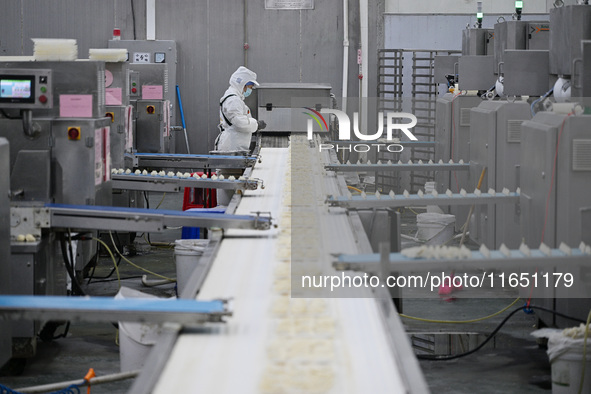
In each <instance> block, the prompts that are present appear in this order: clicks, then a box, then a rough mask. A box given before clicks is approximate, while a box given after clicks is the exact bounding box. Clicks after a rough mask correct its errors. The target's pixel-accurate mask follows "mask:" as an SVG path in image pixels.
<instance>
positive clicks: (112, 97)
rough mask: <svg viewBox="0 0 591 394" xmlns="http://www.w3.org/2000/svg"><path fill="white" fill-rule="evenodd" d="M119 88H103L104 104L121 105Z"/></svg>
mask: <svg viewBox="0 0 591 394" xmlns="http://www.w3.org/2000/svg"><path fill="white" fill-rule="evenodd" d="M121 97H122V94H121V88H107V89H105V104H106V105H121V103H122V99H121Z"/></svg>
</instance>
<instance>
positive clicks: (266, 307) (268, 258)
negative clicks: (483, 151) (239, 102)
mask: <svg viewBox="0 0 591 394" xmlns="http://www.w3.org/2000/svg"><path fill="white" fill-rule="evenodd" d="M261 153H262V154H263V155H264V157H265V160H264V161H263V163H262V164H259V165H257V166H256V167H255V168H254V171H253V176H257V177H260V178H263V179H265V181H266V183H267V188H266V189H265V190H256V191H247V192H245V195H244V197H243V198H242V200H241V202H240V204H239V206H238V209H237V211H236V213H237V214H243V213H247V212H250V211H252V210H255V209H258V208H260V207H265V208H266V209H268V210H269V211H271V213H272V215H273V216H277V217H280V216H281V215H282V212H284V209H285V207H284V206H282V188H283V182H284V174H285V172H286V170H287V151H286V150H285V149H265V148H263V149H262V151H261ZM318 168H321V167H318ZM319 181H322V180H319ZM327 214H328V212H327ZM332 220H333V222H327V223H326V226H327V227H330V229H327V230H329V232H330V234H331V236H332V237H336V238H338V239H340V240H344V239H349V238H350V239H351V240H352V242H351V243H350V245H351V247H352V248H355V245H356V243H355V238H354V237H353V235H352V234H351V227H350V226H349V225H346V224H345V223H347V221H348V218H347V216H346V215H336V217H332ZM337 222H338V223H337ZM335 224H336V227H334V225H335ZM280 230H281V228H279V229H271V230H268V231H265V232H257V233H255V232H252V231H248V230H231V231H228V232H227V235H228V237H226V238H224V239H223V240H222V243H221V246H220V249H219V252H218V255H217V258H216V260H215V262H214V264H213V266H212V267H211V270H210V272H209V274H208V277H207V279H206V281H205V283H204V286H203V287H202V289H201V291H200V292H199V296H198V298H199V299H201V298H211V297H212V296H213V297H215V298H224V297H228V298H231V299H232V300H233V302H232V304H231V306H232V310H233V317H232V318H231V319H229V320H228V323H227V324H226V325H225V326H223V327H217V328H215V329H211V330H205V331H203V330H202V331H200V332H199V333H194V334H191V333H187V334H183V335H181V336H180V337H179V338H178V340H177V342H176V344H175V347H174V349H173V351H172V354H171V355H170V358H169V359H168V362H167V365H166V367H165V368H164V370H163V371H162V375H161V377H160V379H159V380H158V382H157V383H156V384H155V387H154V388H153V389H152V386H150V389H149V390H150V391H151V392H154V393H170V392H203V393H211V392H215V393H237V392H240V393H261V392H265V391H264V390H262V388H261V379H262V378H263V376H265V369H266V368H267V367H269V366H273V365H276V364H275V363H274V361H273V360H274V359H273V357H275V356H276V355H275V354H274V353H273V351H272V346H271V345H272V343H273V337H274V335H276V330H277V327H276V325H277V324H278V322H277V318H276V317H274V316H273V315H272V314H271V313H270V311H271V308H272V307H273V305H274V301H275V300H276V298H277V297H279V296H278V295H277V293H276V291H277V290H276V288H275V284H276V282H274V281H275V279H274V278H276V276H275V270H276V268H277V265H278V264H280V262H279V260H278V257H277V252H278V250H280V249H278V248H279V245H278V243H277V236H278V234H279V231H280ZM353 250H354V249H351V251H353ZM304 301H305V300H304ZM321 301H322V302H326V305H327V308H328V311H329V313H330V316H331V317H332V318H334V320H335V322H336V332H335V337H334V342H332V341H331V342H330V343H331V344H334V345H331V346H334V347H333V348H332V349H333V351H334V358H330V361H327V363H326V364H325V365H327V366H328V367H329V368H330V370H331V371H332V372H333V373H334V384H333V386H332V388H331V389H330V390H328V391H326V390H324V391H310V392H327V393H360V392H372V393H377V392H413V391H412V390H411V387H409V385H408V380H407V378H406V377H403V376H402V375H403V373H402V370H404V368H405V367H408V366H409V365H415V364H413V360H409V359H408V358H407V357H404V359H405V360H402V359H400V360H399V359H396V358H395V356H394V355H393V353H392V351H391V346H394V347H396V346H401V345H406V346H407V347H408V350H409V351H410V346H409V345H407V344H406V342H405V341H406V335H405V333H404V331H403V330H402V326H401V325H399V328H398V329H399V330H400V331H399V332H398V331H397V332H396V333H391V332H387V331H386V328H385V327H386V326H385V324H384V321H385V320H387V319H390V318H393V317H392V316H387V317H386V316H383V315H382V314H381V311H380V308H379V306H378V305H379V303H378V301H377V300H375V299H373V298H364V299H321ZM292 302H295V301H294V300H293V299H292ZM394 318H396V317H394ZM392 335H399V336H401V337H400V340H398V342H399V343H398V344H396V343H393V342H392V341H391V339H390V338H391V336H392ZM402 347H404V346H402ZM409 357H412V353H410V354H409ZM414 362H415V363H416V360H415V361H414ZM288 365H291V364H288ZM295 368H296V370H298V368H300V367H295ZM301 368H304V369H305V368H306V365H305V364H302V365H301ZM294 372H295V371H294ZM376 376H379V379H376V378H375V377H376ZM300 378H301V379H304V377H303V376H302V377H300ZM419 379H422V377H419ZM141 380H142V376H140V378H139V379H138V380H137V381H136V383H137V385H134V387H133V389H137V390H138V391H139V392H144V391H145V390H144V388H145V387H147V386H146V385H149V384H151V383H152V382H149V381H145V382H144V383H143V386H142V383H141ZM411 380H412V379H411ZM413 381H414V380H413ZM420 382H422V383H418V384H416V386H417V387H418V390H420V391H414V392H421V393H423V392H428V389H427V387H426V385H425V384H424V380H420ZM417 387H413V389H415V390H417ZM299 392H301V391H299ZM306 392H308V391H306Z"/></svg>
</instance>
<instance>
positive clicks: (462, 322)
mask: <svg viewBox="0 0 591 394" xmlns="http://www.w3.org/2000/svg"><path fill="white" fill-rule="evenodd" d="M519 300H520V298H517V299H516V300H515V301H513V302H512V303H511V304H509V305H507V306H506V307H505V308H503V309H501V310H500V311H498V312H495V313H493V314H492V315H488V316H484V317H479V318H477V319H470V320H433V319H425V318H422V317H414V316H408V315H405V314H403V313H400V316H401V317H404V318H407V319H411V320H418V321H422V322H426V323H438V324H468V323H476V322H479V321H483V320H488V319H491V318H493V317H496V316H498V315H500V314H501V313H503V312H505V311H507V310H508V309H509V308H511V307H512V306H513V305H515V304H517V302H519Z"/></svg>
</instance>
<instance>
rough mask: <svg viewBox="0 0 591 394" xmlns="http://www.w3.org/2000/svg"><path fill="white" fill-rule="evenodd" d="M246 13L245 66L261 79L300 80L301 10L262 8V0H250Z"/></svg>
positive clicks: (275, 80) (273, 80)
mask: <svg viewBox="0 0 591 394" xmlns="http://www.w3.org/2000/svg"><path fill="white" fill-rule="evenodd" d="M315 12H316V10H308V11H304V13H315ZM248 15H249V21H248V41H249V45H250V48H251V49H249V51H248V66H249V67H250V68H251V69H253V70H255V71H256V72H257V74H259V79H260V80H261V81H264V82H302V81H301V75H300V74H301V64H302V56H305V55H304V54H303V53H302V48H301V40H300V23H301V22H300V18H301V12H300V11H298V10H289V11H286V10H284V11H278V10H265V8H264V3H263V2H256V1H252V0H251V1H249V4H248Z"/></svg>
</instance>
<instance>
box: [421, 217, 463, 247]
mask: <svg viewBox="0 0 591 394" xmlns="http://www.w3.org/2000/svg"><path fill="white" fill-rule="evenodd" d="M455 223H456V217H455V215H447V214H444V213H435V212H427V213H420V214H418V215H417V238H419V239H420V240H423V241H425V242H426V244H427V245H441V244H443V243H445V242H447V241H449V240H450V239H452V238H453V236H454V225H455Z"/></svg>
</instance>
